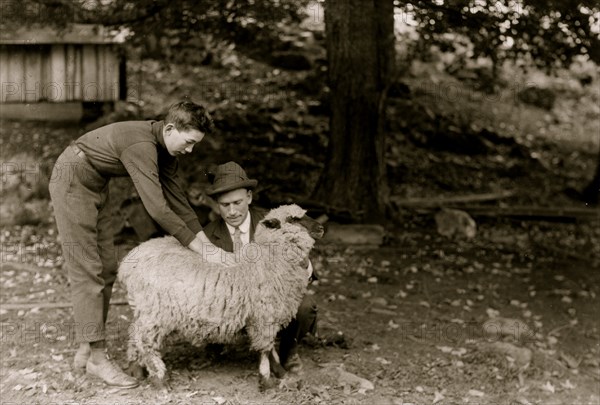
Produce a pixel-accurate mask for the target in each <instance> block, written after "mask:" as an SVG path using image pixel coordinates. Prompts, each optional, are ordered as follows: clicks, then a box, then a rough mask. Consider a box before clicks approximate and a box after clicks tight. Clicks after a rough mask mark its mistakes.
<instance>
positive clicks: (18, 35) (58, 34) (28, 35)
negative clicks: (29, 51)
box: [0, 24, 124, 45]
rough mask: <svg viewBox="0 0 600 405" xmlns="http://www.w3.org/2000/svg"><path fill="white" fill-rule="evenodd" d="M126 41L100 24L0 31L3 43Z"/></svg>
mask: <svg viewBox="0 0 600 405" xmlns="http://www.w3.org/2000/svg"><path fill="white" fill-rule="evenodd" d="M121 42H124V40H123V38H122V36H119V35H115V34H113V33H111V32H109V30H108V29H107V28H106V27H105V26H103V25H99V24H71V25H70V26H69V27H67V29H65V30H57V29H56V28H52V27H34V26H32V27H23V28H19V29H18V30H16V31H13V32H8V30H2V31H1V32H0V44H2V45H40V44H115V43H121Z"/></svg>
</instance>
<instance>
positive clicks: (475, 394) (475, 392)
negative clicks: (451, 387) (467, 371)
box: [469, 390, 485, 398]
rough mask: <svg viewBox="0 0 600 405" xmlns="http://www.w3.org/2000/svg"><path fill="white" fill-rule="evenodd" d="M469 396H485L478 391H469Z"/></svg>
mask: <svg viewBox="0 0 600 405" xmlns="http://www.w3.org/2000/svg"><path fill="white" fill-rule="evenodd" d="M469 395H470V396H472V397H478V398H481V397H483V396H485V394H484V393H483V392H482V391H479V390H469Z"/></svg>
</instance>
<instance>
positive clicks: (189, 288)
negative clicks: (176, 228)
mask: <svg viewBox="0 0 600 405" xmlns="http://www.w3.org/2000/svg"><path fill="white" fill-rule="evenodd" d="M305 212H306V211H305V210H303V209H301V208H300V207H298V206H297V205H286V206H281V207H279V208H276V209H273V210H271V211H270V212H269V213H268V214H267V215H266V216H265V218H264V219H263V220H262V221H261V222H260V223H259V225H258V227H257V229H256V233H255V241H256V243H254V244H250V245H246V246H245V247H244V249H243V250H242V254H241V259H240V262H239V263H237V264H236V265H234V266H226V265H221V264H213V263H207V262H202V261H201V259H200V257H199V255H198V254H197V253H195V252H193V251H191V250H189V249H187V248H185V247H183V246H181V244H180V243H179V242H177V240H175V239H174V238H173V237H164V238H158V239H153V240H150V241H148V242H145V243H142V244H141V245H140V246H139V247H138V248H136V249H134V250H132V251H131V252H130V254H129V255H127V256H126V257H125V258H124V259H123V261H122V263H121V265H120V268H119V280H120V281H121V283H122V284H123V285H124V286H125V288H126V289H127V293H128V298H129V303H130V305H131V306H132V308H133V310H134V322H133V323H132V325H131V327H130V342H129V347H128V351H127V356H128V359H129V361H131V362H136V363H138V364H140V365H142V366H145V367H147V368H148V371H149V374H150V376H151V377H157V378H158V379H162V378H164V377H165V373H166V369H165V365H164V363H163V362H162V360H161V358H160V352H159V350H160V348H161V345H162V343H163V340H164V338H165V337H166V336H167V335H169V334H170V333H171V332H174V331H177V332H178V333H179V334H180V335H181V336H183V337H184V338H185V339H187V340H189V341H190V342H192V343H194V344H196V345H203V344H206V343H232V342H235V341H236V340H238V339H239V336H240V334H239V332H240V331H241V330H242V329H243V328H245V330H246V332H247V334H248V337H249V340H250V346H251V348H252V349H254V350H257V351H260V352H261V355H264V354H265V353H266V352H274V350H273V345H274V341H275V336H276V334H277V333H278V332H279V330H280V329H281V328H282V327H284V326H285V325H287V324H288V323H289V322H290V320H291V319H292V318H293V317H294V316H295V315H296V312H297V310H298V307H299V305H300V302H301V300H302V297H303V295H304V293H305V292H306V287H307V285H308V279H307V276H306V270H305V266H303V264H302V262H301V260H302V259H306V258H307V257H308V254H309V252H310V249H311V248H312V247H313V245H314V242H315V241H314V239H313V237H317V238H318V237H320V236H322V233H323V228H322V226H321V225H320V224H318V223H317V222H316V221H314V220H312V219H310V218H309V217H306V216H305ZM311 235H312V237H311ZM262 361H263V359H262V357H261V377H262V378H266V379H267V380H268V378H269V375H268V366H267V371H266V373H267V374H266V376H265V375H264V373H263V368H264V366H263V365H262ZM267 361H268V360H267Z"/></svg>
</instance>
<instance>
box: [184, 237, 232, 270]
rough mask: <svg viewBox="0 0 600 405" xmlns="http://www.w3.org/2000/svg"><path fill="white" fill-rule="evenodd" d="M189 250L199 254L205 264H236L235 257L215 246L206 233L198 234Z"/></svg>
mask: <svg viewBox="0 0 600 405" xmlns="http://www.w3.org/2000/svg"><path fill="white" fill-rule="evenodd" d="M188 248H189V249H191V250H193V251H194V252H196V253H198V254H199V255H200V256H201V260H202V262H203V263H219V264H223V265H226V266H230V265H233V264H235V257H234V256H233V255H232V254H231V253H227V252H225V251H224V250H223V249H221V248H218V247H216V246H215V245H213V244H212V243H211V242H210V240H209V239H208V238H207V237H206V235H205V234H204V232H198V234H196V237H195V238H194V240H193V241H192V242H191V243H190V244H189V245H188Z"/></svg>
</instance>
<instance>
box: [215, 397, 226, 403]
mask: <svg viewBox="0 0 600 405" xmlns="http://www.w3.org/2000/svg"><path fill="white" fill-rule="evenodd" d="M212 400H213V401H215V402H216V403H217V404H218V405H222V404H224V403H225V402H227V400H226V399H225V398H223V397H212Z"/></svg>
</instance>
